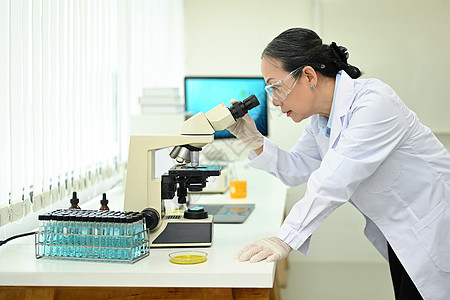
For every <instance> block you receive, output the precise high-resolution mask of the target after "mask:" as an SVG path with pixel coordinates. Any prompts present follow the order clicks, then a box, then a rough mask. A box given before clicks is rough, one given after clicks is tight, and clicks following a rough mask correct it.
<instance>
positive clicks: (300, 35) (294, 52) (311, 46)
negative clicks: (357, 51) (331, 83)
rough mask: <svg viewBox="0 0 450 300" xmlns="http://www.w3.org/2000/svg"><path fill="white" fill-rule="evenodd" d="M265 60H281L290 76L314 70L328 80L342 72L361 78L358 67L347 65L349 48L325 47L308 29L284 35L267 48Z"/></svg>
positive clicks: (264, 53) (275, 39) (289, 30)
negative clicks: (304, 67)
mask: <svg viewBox="0 0 450 300" xmlns="http://www.w3.org/2000/svg"><path fill="white" fill-rule="evenodd" d="M265 56H269V57H272V58H275V59H278V60H280V61H281V63H282V64H283V68H284V69H285V70H286V71H288V72H292V71H293V70H295V69H297V68H299V67H301V66H311V67H312V68H314V70H316V71H317V72H319V73H321V74H323V75H325V76H327V77H335V76H336V74H337V73H338V72H339V71H340V70H344V71H345V72H346V73H347V74H348V75H349V76H350V77H352V78H354V79H355V78H358V77H359V76H361V71H360V70H359V69H358V68H357V67H355V66H352V65H350V64H348V63H347V59H348V52H347V49H346V48H345V47H342V46H338V45H336V43H334V42H333V43H331V45H324V44H322V39H321V38H320V37H319V36H318V35H317V34H316V33H315V32H314V31H312V30H310V29H306V28H291V29H288V30H286V31H284V32H282V33H281V34H280V35H278V36H277V37H276V38H274V39H273V40H272V41H271V42H270V43H269V44H268V45H267V46H266V48H265V49H264V51H263V53H262V55H261V58H264V57H265Z"/></svg>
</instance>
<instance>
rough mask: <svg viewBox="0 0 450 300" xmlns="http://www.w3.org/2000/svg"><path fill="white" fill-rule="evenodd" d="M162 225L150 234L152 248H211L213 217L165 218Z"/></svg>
mask: <svg viewBox="0 0 450 300" xmlns="http://www.w3.org/2000/svg"><path fill="white" fill-rule="evenodd" d="M161 222H162V224H161V226H160V227H158V228H157V229H155V230H153V231H151V232H150V248H162V247H166V248H167V247H169V248H172V247H209V246H211V244H212V237H213V224H214V223H213V216H208V218H206V219H197V220H195V219H185V218H183V217H181V216H165V217H164V218H163V219H162V220H161Z"/></svg>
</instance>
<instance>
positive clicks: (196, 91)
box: [184, 77, 268, 138]
mask: <svg viewBox="0 0 450 300" xmlns="http://www.w3.org/2000/svg"><path fill="white" fill-rule="evenodd" d="M264 87H265V82H264V79H263V78H261V77H186V78H185V80H184V88H185V90H184V95H185V106H186V112H187V113H189V114H193V115H194V114H196V113H198V112H204V113H206V112H207V111H209V110H211V109H212V108H214V107H215V106H217V105H218V104H220V103H221V102H223V103H224V104H225V106H227V107H230V105H231V104H230V100H231V99H236V100H239V101H242V100H244V99H245V98H247V97H248V96H250V95H255V96H256V98H258V101H259V103H260V105H259V106H257V107H255V108H253V109H252V110H250V111H249V114H250V116H251V117H252V118H253V119H254V120H255V123H256V127H257V128H258V130H259V131H260V132H261V133H262V134H263V135H267V134H268V129H267V101H266V91H265V90H264ZM232 137H234V135H232V134H231V133H230V132H229V131H228V130H226V129H225V130H219V131H216V132H215V133H214V138H232Z"/></svg>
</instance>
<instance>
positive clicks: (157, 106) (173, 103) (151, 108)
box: [139, 87, 184, 114]
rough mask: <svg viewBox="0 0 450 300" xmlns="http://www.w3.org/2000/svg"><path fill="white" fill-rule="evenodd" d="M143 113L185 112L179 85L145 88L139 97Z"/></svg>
mask: <svg viewBox="0 0 450 300" xmlns="http://www.w3.org/2000/svg"><path fill="white" fill-rule="evenodd" d="M139 105H140V106H141V113H142V114H161V113H162V114H164V113H170V114H172V113H183V112H184V105H183V104H182V103H181V97H180V90H179V88H177V87H158V88H144V90H143V93H142V97H140V98H139Z"/></svg>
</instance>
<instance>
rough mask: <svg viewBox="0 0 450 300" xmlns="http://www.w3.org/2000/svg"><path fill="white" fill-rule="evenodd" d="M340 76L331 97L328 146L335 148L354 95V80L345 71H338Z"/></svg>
mask: <svg viewBox="0 0 450 300" xmlns="http://www.w3.org/2000/svg"><path fill="white" fill-rule="evenodd" d="M340 73H341V78H340V79H339V84H338V86H337V91H336V96H335V98H334V99H333V106H334V107H333V116H332V123H331V124H332V126H331V133H330V144H329V145H330V146H329V147H330V148H335V147H336V145H337V143H338V142H339V138H340V136H341V132H342V128H343V124H344V119H345V116H346V115H347V112H348V110H349V108H350V106H351V104H352V101H353V96H354V82H353V79H352V78H351V77H350V76H349V75H348V74H347V73H345V71H340Z"/></svg>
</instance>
